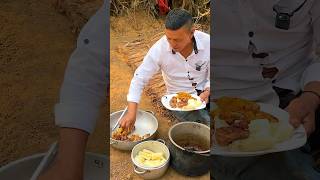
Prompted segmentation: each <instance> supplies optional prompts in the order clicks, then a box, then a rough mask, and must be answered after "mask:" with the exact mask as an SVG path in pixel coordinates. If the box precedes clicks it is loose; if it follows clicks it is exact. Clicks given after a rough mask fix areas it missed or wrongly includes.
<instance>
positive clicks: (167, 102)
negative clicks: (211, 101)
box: [161, 94, 206, 111]
mask: <svg viewBox="0 0 320 180" xmlns="http://www.w3.org/2000/svg"><path fill="white" fill-rule="evenodd" d="M176 95H177V94H169V95H164V96H162V98H161V103H162V104H163V106H164V107H165V108H167V109H169V110H171V111H194V110H200V109H203V108H205V107H206V102H202V104H201V106H199V107H197V108H194V109H181V108H172V107H171V106H170V100H171V98H172V97H173V96H176ZM191 96H192V97H194V98H196V99H197V100H198V101H201V99H200V97H199V96H197V95H194V94H191Z"/></svg>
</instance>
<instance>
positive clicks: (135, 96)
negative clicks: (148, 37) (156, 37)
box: [127, 42, 161, 103]
mask: <svg viewBox="0 0 320 180" xmlns="http://www.w3.org/2000/svg"><path fill="white" fill-rule="evenodd" d="M159 43H160V42H157V43H156V44H154V45H153V46H152V47H151V48H150V50H149V51H148V53H147V55H146V56H145V57H144V59H143V62H142V64H141V65H140V66H139V67H138V68H137V69H136V71H135V72H134V75H133V78H132V80H131V84H130V88H129V93H128V95H127V101H128V102H135V103H139V102H140V98H141V94H142V91H143V88H144V87H145V85H146V84H147V83H148V82H149V80H150V78H152V76H153V75H154V74H155V73H157V72H158V71H159V69H160V65H159V62H158V60H159V57H158V56H159V55H160V54H161V52H160V50H159V47H158V46H159Z"/></svg>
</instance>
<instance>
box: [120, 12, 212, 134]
mask: <svg viewBox="0 0 320 180" xmlns="http://www.w3.org/2000/svg"><path fill="white" fill-rule="evenodd" d="M209 45H210V36H209V35H208V34H206V33H204V32H200V31H197V30H195V28H194V27H193V22H192V16H191V14H190V13H189V12H187V11H186V10H183V9H174V10H171V11H170V12H169V13H168V15H167V17H166V21H165V36H163V37H162V38H161V39H160V40H158V41H157V42H156V43H155V44H154V45H153V46H152V47H151V48H150V50H149V51H148V53H147V55H146V56H145V57H144V60H143V62H142V64H141V65H140V66H139V67H138V68H137V70H136V71H135V73H134V77H133V79H132V81H131V85H130V88H129V93H128V96H127V100H128V112H127V113H126V115H125V116H124V117H123V118H122V119H121V121H120V126H121V127H123V128H127V129H128V128H129V129H132V128H133V126H134V123H135V121H136V113H137V110H138V103H139V101H140V97H141V93H142V91H143V88H144V87H145V85H146V84H147V83H148V81H149V80H150V79H151V78H152V76H153V75H154V74H155V73H157V72H158V71H159V70H161V72H162V76H163V79H164V82H165V85H166V87H167V93H169V94H173V93H178V92H187V93H194V94H196V93H197V94H198V95H199V96H200V98H201V99H202V100H203V101H206V102H208V97H209V94H210V81H209V67H210V65H209V63H210V60H209V59H210V48H209ZM173 113H174V115H175V116H176V117H177V119H178V120H181V121H199V122H202V123H204V124H209V122H210V117H209V115H208V112H207V111H206V110H204V109H203V110H198V111H191V112H178V111H173Z"/></svg>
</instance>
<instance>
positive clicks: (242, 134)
mask: <svg viewBox="0 0 320 180" xmlns="http://www.w3.org/2000/svg"><path fill="white" fill-rule="evenodd" d="M215 137H216V141H217V143H218V144H219V145H220V146H227V145H229V144H231V143H232V142H233V141H236V140H239V139H245V138H248V137H249V130H248V129H241V128H238V127H233V126H230V127H221V128H218V129H216V132H215Z"/></svg>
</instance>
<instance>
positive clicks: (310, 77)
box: [302, 1, 320, 89]
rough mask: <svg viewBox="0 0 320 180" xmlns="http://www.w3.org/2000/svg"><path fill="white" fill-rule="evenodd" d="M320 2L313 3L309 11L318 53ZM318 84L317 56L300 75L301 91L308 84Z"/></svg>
mask: <svg viewBox="0 0 320 180" xmlns="http://www.w3.org/2000/svg"><path fill="white" fill-rule="evenodd" d="M319 9H320V1H314V4H313V7H312V9H311V12H310V14H311V18H312V19H311V20H312V22H311V25H312V28H313V29H312V30H313V37H314V44H315V48H316V51H318V53H320V11H319ZM313 81H318V82H320V58H319V54H317V55H315V57H314V58H313V61H312V63H311V64H310V65H309V66H308V67H307V68H306V70H305V71H304V73H303V75H302V89H303V87H304V86H305V85H306V84H308V83H309V82H313Z"/></svg>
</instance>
